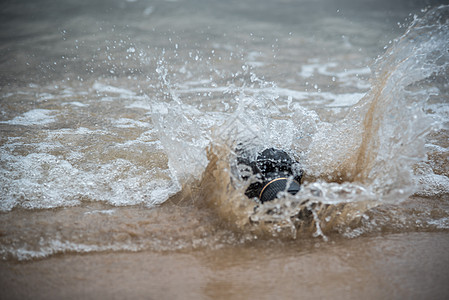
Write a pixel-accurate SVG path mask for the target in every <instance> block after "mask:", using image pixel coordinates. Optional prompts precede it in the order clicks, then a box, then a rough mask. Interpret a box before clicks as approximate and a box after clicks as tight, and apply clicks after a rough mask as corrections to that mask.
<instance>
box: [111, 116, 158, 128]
mask: <svg viewBox="0 0 449 300" xmlns="http://www.w3.org/2000/svg"><path fill="white" fill-rule="evenodd" d="M112 123H113V124H114V125H115V126H116V127H119V128H136V127H150V126H151V125H150V123H147V122H141V121H136V120H133V119H128V118H120V119H118V120H112Z"/></svg>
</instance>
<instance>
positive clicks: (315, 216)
mask: <svg viewBox="0 0 449 300" xmlns="http://www.w3.org/2000/svg"><path fill="white" fill-rule="evenodd" d="M390 2H391V1H369V0H366V1H357V3H353V2H352V1H343V0H341V1H332V2H331V1H325V0H320V1H276V2H270V1H264V2H263V3H261V2H260V1H257V2H256V1H245V2H244V3H241V2H238V1H224V2H223V1H221V2H218V1H217V2H211V1H143V0H136V1H124V0H123V1H118V0H117V1H103V2H102V1H95V2H94V3H92V1H85V2H84V1H81V2H80V1H65V2H64V3H63V4H60V3H59V4H55V3H53V2H51V1H49V2H47V1H38V2H32V1H19V2H17V1H15V2H14V1H6V2H2V4H1V6H0V7H1V10H0V14H1V16H0V20H1V21H0V22H1V25H2V26H1V30H0V34H1V35H0V38H1V41H2V42H1V46H0V53H1V61H0V70H1V72H0V82H1V90H0V99H1V100H0V130H1V137H0V153H1V159H0V184H1V190H2V192H1V195H0V209H1V211H2V212H1V213H0V224H1V225H0V230H1V232H0V253H1V255H2V258H3V259H4V260H6V261H7V262H8V263H10V262H15V261H32V260H36V259H42V258H46V259H49V257H53V256H54V255H56V254H64V255H63V257H65V259H67V260H69V259H70V258H69V257H68V256H67V254H65V253H98V252H100V253H103V252H106V253H119V252H120V253H121V251H125V252H127V253H129V255H137V254H136V253H135V252H142V251H144V253H147V252H146V251H150V252H151V253H153V254H152V255H153V256H154V257H158V255H159V254H157V253H160V252H161V251H162V252H164V253H165V252H168V253H173V255H175V254H174V253H177V252H178V251H187V253H190V252H192V253H197V252H196V251H199V253H209V251H212V253H214V251H220V250H219V249H227V250H225V251H231V252H232V251H235V252H236V253H240V251H241V250H239V249H241V247H244V246H245V245H246V246H251V247H253V246H254V247H255V248H254V249H256V250H254V251H256V252H257V251H262V250H263V249H264V248H263V246H261V245H263V244H265V243H272V242H274V243H278V244H280V245H282V247H284V248H285V249H289V250H286V251H287V252H288V251H293V250H292V249H298V248H302V247H303V245H304V243H310V244H315V243H317V242H319V243H321V242H325V243H329V245H327V246H326V247H330V248H332V242H333V241H334V242H335V241H337V240H338V241H340V240H341V239H343V241H344V240H345V239H353V240H354V241H359V242H360V245H367V246H366V247H369V244H370V243H371V239H373V240H372V241H373V242H374V241H376V239H378V238H379V237H382V236H384V235H389V234H393V233H394V234H407V233H417V232H426V233H429V236H430V234H431V233H432V234H436V235H435V236H438V237H439V238H441V239H445V240H447V232H448V229H449V199H448V196H449V162H448V153H449V150H448V147H449V144H448V140H449V139H448V132H449V131H448V124H449V123H448V118H449V110H448V107H449V106H448V105H447V103H448V99H449V89H448V77H447V76H448V75H447V74H448V66H449V49H448V43H447V41H448V40H449V30H448V27H449V24H448V16H449V7H448V6H443V5H440V3H439V2H437V1H427V2H418V1H417V2H413V1H399V2H395V3H390ZM237 144H240V145H244V146H245V148H246V149H247V151H248V152H249V153H252V154H253V155H254V154H255V153H256V152H257V151H261V150H263V149H264V148H267V147H277V148H281V149H284V150H285V151H287V152H289V153H290V154H291V155H292V156H294V157H295V158H297V159H298V160H299V161H300V163H301V165H302V167H303V169H304V170H305V177H304V181H303V183H302V190H301V191H300V192H299V193H298V194H297V195H295V196H291V195H288V196H285V197H284V198H282V199H279V200H276V201H274V202H271V203H266V204H264V205H261V204H259V203H257V201H255V200H254V199H248V198H246V196H245V195H244V190H245V188H246V186H247V185H248V182H245V181H244V180H242V179H241V177H240V174H239V172H238V169H237V168H236V154H235V147H236V145H237ZM438 234H441V235H438ZM304 241H306V242H304ZM342 243H343V246H341V247H343V249H344V247H345V246H344V245H345V244H344V242H342ZM355 243H356V244H357V242H355ZM405 243H406V242H405V240H402V241H401V242H400V244H401V245H405ZM339 247H340V246H339ZM351 247H353V246H351ZM404 247H405V246H404ZM429 247H430V246H429ZM245 251H246V250H245ZM342 251H343V250H342ZM312 253H315V252H313V250H312ZM315 254H316V255H317V256H319V255H320V254H319V253H318V252H316V253H315ZM117 255H118V254H117ZM189 255H190V254H189ZM312 256H313V255H312ZM264 257H265V258H266V260H267V261H270V260H271V258H270V256H269V255H264ZM50 259H51V258H50ZM292 259H295V258H294V257H292ZM379 259H381V258H380V257H379ZM100 260H101V259H100ZM360 261H363V259H360ZM426 261H427V262H429V263H430V262H432V259H429V258H428V260H426ZM283 263H285V262H283ZM19 266H20V265H19ZM250 268H255V265H251V266H250ZM36 270H38V269H36ZM36 270H35V271H36ZM262 278H265V277H263V276H262V275H261V279H262ZM398 280H400V279H398ZM402 282H403V283H404V282H406V281H402ZM440 291H441V289H440ZM224 292H225V291H223V293H224ZM223 295H224V294H223ZM371 295H372V294H371ZM400 295H403V294H400ZM404 295H405V294H404ZM427 295H430V294H427ZM215 296H216V295H215Z"/></svg>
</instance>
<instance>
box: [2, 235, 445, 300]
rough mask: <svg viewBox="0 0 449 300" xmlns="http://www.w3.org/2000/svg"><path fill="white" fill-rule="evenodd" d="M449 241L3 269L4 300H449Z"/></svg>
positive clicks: (61, 260) (241, 249) (137, 256)
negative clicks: (448, 250) (448, 251)
mask: <svg viewBox="0 0 449 300" xmlns="http://www.w3.org/2000/svg"><path fill="white" fill-rule="evenodd" d="M447 249H449V233H448V232H415V233H400V234H386V235H383V236H374V237H359V238H356V239H351V240H348V239H342V238H338V237H334V238H331V239H330V241H329V242H319V241H317V239H307V240H304V241H303V242H300V243H298V242H297V241H296V242H295V243H285V242H283V243H280V242H275V241H270V242H267V241H259V242H256V243H252V244H250V245H244V246H229V247H223V248H221V249H218V250H207V249H203V250H193V251H184V252H173V251H171V252H166V253H163V252H136V253H132V252H131V253H130V252H119V253H112V252H110V253H95V254H93V253H91V254H61V255H56V256H53V257H50V258H48V259H43V260H36V261H31V262H24V263H15V262H4V261H3V262H1V263H0V290H1V291H2V292H1V293H2V297H1V298H2V299H251V298H255V299H275V298H278V299H362V298H363V299H447V298H448V297H449V285H448V282H449V268H448V267H449V255H448V253H447Z"/></svg>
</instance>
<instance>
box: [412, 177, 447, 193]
mask: <svg viewBox="0 0 449 300" xmlns="http://www.w3.org/2000/svg"><path fill="white" fill-rule="evenodd" d="M419 184H420V188H419V190H418V192H417V193H416V194H417V195H419V196H426V197H431V196H438V195H444V194H447V193H449V178H448V177H447V176H444V175H437V174H427V175H424V176H422V177H420V178H419Z"/></svg>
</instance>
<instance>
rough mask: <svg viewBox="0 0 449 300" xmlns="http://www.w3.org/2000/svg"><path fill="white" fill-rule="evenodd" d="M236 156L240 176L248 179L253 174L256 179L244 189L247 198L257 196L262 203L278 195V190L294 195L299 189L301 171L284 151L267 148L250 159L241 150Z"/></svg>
mask: <svg viewBox="0 0 449 300" xmlns="http://www.w3.org/2000/svg"><path fill="white" fill-rule="evenodd" d="M240 154H241V155H239V156H238V158H237V163H238V166H239V169H240V170H241V171H242V172H241V174H242V175H241V177H242V178H243V179H244V180H248V179H249V178H250V177H251V175H255V177H256V181H255V182H253V183H251V184H250V185H249V186H248V188H247V189H246V191H245V195H246V196H248V197H249V198H254V197H257V198H259V200H260V201H261V202H262V203H263V202H266V201H271V200H273V199H275V198H277V197H278V193H279V192H288V193H290V194H292V195H295V194H296V193H297V192H298V191H299V189H300V183H301V178H302V175H303V171H302V170H301V168H300V165H299V163H298V162H297V161H295V160H294V159H292V158H291V157H290V156H289V155H288V154H287V153H286V152H285V151H282V150H278V149H274V148H269V149H265V150H264V151H262V152H261V153H259V154H258V155H257V158H256V159H255V160H254V159H253V160H251V159H250V158H248V157H246V156H245V155H243V153H242V151H240Z"/></svg>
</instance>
